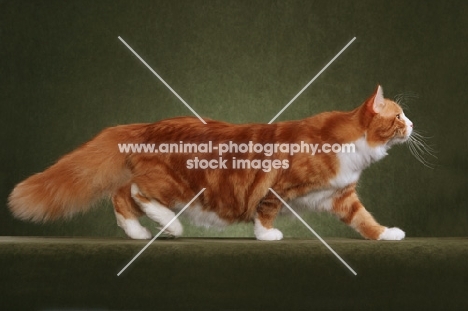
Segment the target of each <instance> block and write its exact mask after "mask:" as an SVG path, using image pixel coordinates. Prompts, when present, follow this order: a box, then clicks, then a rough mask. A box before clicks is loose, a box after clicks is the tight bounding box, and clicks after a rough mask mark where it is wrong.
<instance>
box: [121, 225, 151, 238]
mask: <svg viewBox="0 0 468 311" xmlns="http://www.w3.org/2000/svg"><path fill="white" fill-rule="evenodd" d="M125 233H126V234H127V235H128V236H129V237H130V238H132V239H135V240H149V239H151V237H152V234H151V232H150V231H149V230H148V229H146V228H145V227H139V228H138V227H131V228H126V230H125Z"/></svg>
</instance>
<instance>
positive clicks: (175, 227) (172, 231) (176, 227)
mask: <svg viewBox="0 0 468 311" xmlns="http://www.w3.org/2000/svg"><path fill="white" fill-rule="evenodd" d="M164 232H165V233H167V234H169V235H172V236H173V237H179V236H181V235H182V233H183V232H184V228H183V227H182V224H181V223H180V222H179V220H178V219H176V220H175V221H174V222H173V223H172V224H171V225H170V226H169V227H167V229H166V231H164Z"/></svg>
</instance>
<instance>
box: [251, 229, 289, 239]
mask: <svg viewBox="0 0 468 311" xmlns="http://www.w3.org/2000/svg"><path fill="white" fill-rule="evenodd" d="M255 236H256V238H257V240H261V241H278V240H282V239H283V233H281V231H279V230H278V229H275V228H271V229H264V230H261V232H256V233H255Z"/></svg>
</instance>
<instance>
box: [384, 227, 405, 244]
mask: <svg viewBox="0 0 468 311" xmlns="http://www.w3.org/2000/svg"><path fill="white" fill-rule="evenodd" d="M404 238H405V232H404V231H403V230H401V229H399V228H396V227H395V228H385V230H384V232H382V233H381V234H380V236H379V240H387V241H400V240H403V239H404Z"/></svg>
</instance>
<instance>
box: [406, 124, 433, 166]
mask: <svg viewBox="0 0 468 311" xmlns="http://www.w3.org/2000/svg"><path fill="white" fill-rule="evenodd" d="M426 139H427V137H425V136H423V135H422V134H420V133H418V132H416V131H413V133H412V134H411V136H410V137H409V139H408V140H407V142H408V147H409V150H410V152H411V154H412V155H413V156H414V157H415V159H416V160H418V162H420V163H421V164H423V165H424V166H426V167H428V168H431V169H433V168H435V164H434V163H432V162H431V161H429V160H428V159H427V156H426V155H429V156H430V157H433V158H435V159H437V156H436V155H435V153H436V150H435V149H434V148H433V147H432V146H430V145H428V144H427V142H426Z"/></svg>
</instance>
